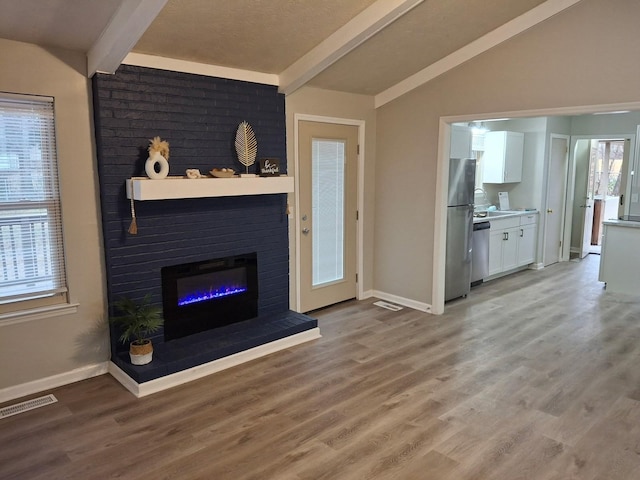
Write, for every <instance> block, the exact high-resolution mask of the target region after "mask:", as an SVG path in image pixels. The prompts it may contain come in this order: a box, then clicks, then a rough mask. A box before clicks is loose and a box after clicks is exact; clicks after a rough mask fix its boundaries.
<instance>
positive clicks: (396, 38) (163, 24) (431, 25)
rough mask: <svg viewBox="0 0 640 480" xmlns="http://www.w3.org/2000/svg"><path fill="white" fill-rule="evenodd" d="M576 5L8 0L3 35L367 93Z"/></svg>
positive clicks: (91, 69) (492, 0)
mask: <svg viewBox="0 0 640 480" xmlns="http://www.w3.org/2000/svg"><path fill="white" fill-rule="evenodd" d="M578 1H579V0H547V1H545V0H518V1H514V0H321V1H320V0H317V1H316V0H314V1H311V0H309V1H302V0H233V1H229V0H46V1H43V0H17V1H16V0H0V11H1V12H2V15H1V16H0V38H7V39H11V40H17V41H24V42H30V43H35V44H38V45H41V46H43V47H60V48H65V49H71V50H78V51H82V52H85V53H87V56H88V72H87V74H88V75H89V76H91V75H93V73H95V72H96V71H107V72H109V71H114V70H115V69H116V68H117V66H118V65H119V64H120V63H121V62H122V61H123V60H124V59H125V57H126V56H127V55H128V54H129V53H134V54H138V55H144V56H153V57H164V58H170V59H177V60H182V61H186V62H195V63H196V64H204V65H213V66H217V67H226V68H230V69H236V70H238V71H248V72H259V73H263V74H270V75H272V78H275V79H276V80H275V81H274V83H276V84H278V85H279V86H280V89H281V91H283V92H284V93H291V92H293V91H295V89H297V88H299V87H300V86H302V85H311V86H316V87H320V88H326V89H331V90H338V91H345V92H351V93H358V94H366V95H382V96H383V97H384V95H385V94H387V95H388V93H385V92H392V91H393V89H394V88H396V87H397V86H398V85H400V84H402V83H403V82H407V81H409V82H413V83H415V82H420V81H422V82H424V81H428V80H429V79H430V78H433V77H435V76H437V75H438V74H440V73H442V72H443V71H446V70H447V69H448V68H454V67H455V66H456V65H458V64H460V63H462V62H464V61H466V60H468V59H469V58H472V57H473V56H474V55H477V54H479V53H482V51H485V50H486V49H488V48H491V47H492V46H494V45H496V44H498V43H500V42H501V41H504V40H506V39H508V38H510V37H511V36H513V35H516V34H518V33H520V32H521V31H524V30H526V29H527V28H530V27H531V26H533V25H535V24H536V23H539V22H541V21H544V20H545V19H547V18H549V17H550V16H552V15H555V14H557V13H559V12H562V11H563V10H565V9H567V8H569V7H571V6H573V5H574V4H576V3H578Z"/></svg>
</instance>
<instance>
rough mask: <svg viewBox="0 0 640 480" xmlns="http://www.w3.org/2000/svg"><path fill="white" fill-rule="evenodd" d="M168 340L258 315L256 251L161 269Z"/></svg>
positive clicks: (165, 334)
mask: <svg viewBox="0 0 640 480" xmlns="http://www.w3.org/2000/svg"><path fill="white" fill-rule="evenodd" d="M161 278H162V307H163V310H164V338H165V341H169V340H174V339H176V338H181V337H185V336H187V335H192V334H194V333H198V332H202V331H205V330H210V329H213V328H217V327H222V326H224V325H229V324H231V323H235V322H241V321H244V320H249V319H251V318H254V317H257V316H258V260H257V255H256V254H255V253H248V254H244V255H235V256H231V257H225V258H216V259H211V260H204V261H201V262H194V263H186V264H181V265H172V266H167V267H163V268H162V269H161Z"/></svg>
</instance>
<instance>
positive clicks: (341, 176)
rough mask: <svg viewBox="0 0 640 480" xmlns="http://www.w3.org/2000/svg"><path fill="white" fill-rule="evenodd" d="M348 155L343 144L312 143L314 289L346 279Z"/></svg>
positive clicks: (326, 141)
mask: <svg viewBox="0 0 640 480" xmlns="http://www.w3.org/2000/svg"><path fill="white" fill-rule="evenodd" d="M345 152H346V145H345V142H344V141H343V140H330V139H316V138H314V139H313V140H312V147H311V153H312V158H311V163H312V171H311V185H312V193H311V198H312V213H313V216H312V220H313V224H312V227H313V228H312V237H313V238H312V244H313V249H312V255H313V258H312V262H311V265H312V285H313V286H314V287H317V286H319V285H323V284H327V283H332V282H337V281H339V280H342V279H344V255H345V252H344V215H345V213H344V209H345V191H344V185H345V161H346V154H345Z"/></svg>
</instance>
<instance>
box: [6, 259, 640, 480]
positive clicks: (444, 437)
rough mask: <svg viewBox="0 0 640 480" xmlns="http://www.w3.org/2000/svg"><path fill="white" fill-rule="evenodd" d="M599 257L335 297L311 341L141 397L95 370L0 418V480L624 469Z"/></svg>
mask: <svg viewBox="0 0 640 480" xmlns="http://www.w3.org/2000/svg"><path fill="white" fill-rule="evenodd" d="M597 269H598V257H594V256H590V257H589V258H587V259H586V260H584V261H582V262H577V263H576V262H567V263H562V264H557V265H554V266H551V267H548V268H546V269H544V270H541V271H537V272H536V271H526V272H523V273H519V274H516V275H512V276H509V277H506V278H503V279H499V280H495V281H493V282H489V283H486V284H484V285H482V286H480V287H478V288H476V289H474V290H473V291H472V293H471V295H470V296H469V297H468V298H467V299H464V300H459V301H455V302H453V303H451V304H448V306H447V308H446V313H445V315H442V316H432V315H428V314H424V313H421V312H417V311H413V310H410V309H407V308H405V309H403V310H401V311H399V312H392V311H388V310H385V309H382V308H379V307H376V306H373V305H372V303H373V302H374V301H375V299H370V300H366V301H362V302H355V301H353V302H347V303H345V304H341V305H337V306H334V307H330V308H328V309H325V310H322V311H319V312H317V314H316V316H317V317H318V319H319V324H320V329H321V333H322V335H323V338H322V339H320V340H317V341H314V342H311V343H308V344H305V345H301V346H298V347H295V348H292V349H290V350H286V351H283V352H279V353H276V354H273V355H271V356H268V357H265V358H262V359H259V360H256V361H253V362H251V363H247V364H244V365H241V366H239V367H235V368H233V369H230V370H227V371H224V372H221V373H218V374H214V375H211V376H209V377H207V378H204V379H201V380H198V381H195V382H192V383H190V384H188V385H185V386H181V387H177V388H174V389H172V390H169V391H166V392H162V393H158V394H155V395H152V396H150V397H146V398H143V399H136V398H134V397H133V396H132V395H130V394H129V393H128V392H127V391H125V390H124V388H122V387H121V386H120V385H119V384H118V383H117V382H116V381H115V380H113V379H112V378H111V377H110V376H108V375H105V376H102V377H98V378H94V379H91V380H87V381H84V382H79V383H77V384H73V385H69V386H66V387H63V388H59V389H56V390H54V391H53V392H52V393H54V394H55V395H56V397H57V398H58V400H59V403H57V404H54V405H50V406H47V407H43V408H40V409H37V410H33V411H30V412H27V413H23V414H20V415H17V416H14V417H9V418H6V419H4V420H0V446H1V448H0V478H2V479H5V480H6V479H29V480H38V479H104V478H126V479H195V478H201V479H216V480H222V479H235V480H237V479H262V480H264V479H278V480H279V479H282V480H293V479H296V480H301V479H313V480H319V479H341V480H342V479H420V480H423V479H438V480H448V479H455V480H472V479H473V480H480V479H507V480H516V479H536V480H566V479H584V480H596V479H597V480H604V479H607V480H614V479H638V478H640V368H639V364H640V341H639V339H640V297H637V298H633V297H629V296H624V295H616V294H610V293H606V291H605V290H604V289H603V285H602V284H601V283H598V282H597ZM45 393H49V392H45Z"/></svg>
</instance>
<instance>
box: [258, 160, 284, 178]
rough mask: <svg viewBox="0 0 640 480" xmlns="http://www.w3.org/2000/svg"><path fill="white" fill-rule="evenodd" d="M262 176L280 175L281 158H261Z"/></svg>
mask: <svg viewBox="0 0 640 480" xmlns="http://www.w3.org/2000/svg"><path fill="white" fill-rule="evenodd" d="M260 176H261V177H278V176H280V160H278V159H277V158H261V159H260Z"/></svg>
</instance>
